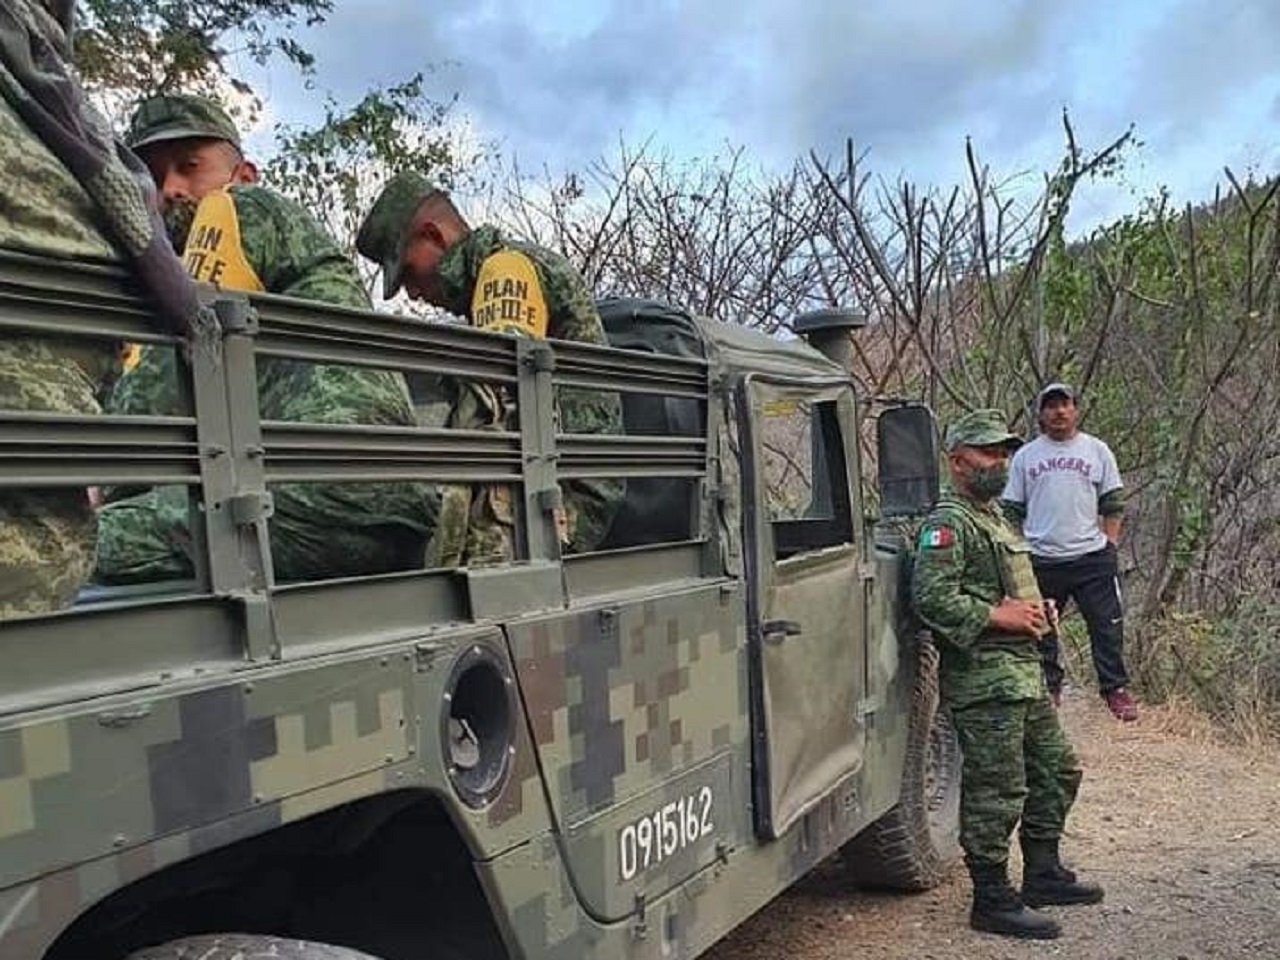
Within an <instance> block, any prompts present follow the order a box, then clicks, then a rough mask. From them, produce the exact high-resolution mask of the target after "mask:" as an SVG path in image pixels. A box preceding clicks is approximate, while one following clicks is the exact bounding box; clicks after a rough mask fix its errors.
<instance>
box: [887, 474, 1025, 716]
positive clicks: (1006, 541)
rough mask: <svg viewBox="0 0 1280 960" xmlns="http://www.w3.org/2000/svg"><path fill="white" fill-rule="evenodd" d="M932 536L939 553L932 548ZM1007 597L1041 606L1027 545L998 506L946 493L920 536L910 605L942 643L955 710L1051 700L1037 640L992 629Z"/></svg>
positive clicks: (943, 676)
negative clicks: (990, 622)
mask: <svg viewBox="0 0 1280 960" xmlns="http://www.w3.org/2000/svg"><path fill="white" fill-rule="evenodd" d="M935 534H936V535H937V538H938V539H939V541H940V544H941V545H938V546H929V545H928V544H929V542H930V539H931V538H932V537H934V535H935ZM1004 596H1011V597H1016V598H1019V599H1025V600H1039V599H1040V591H1039V588H1038V587H1037V586H1036V579H1035V572H1034V571H1033V570H1032V568H1031V554H1030V548H1028V547H1027V544H1026V541H1025V540H1023V539H1022V537H1021V535H1020V534H1019V533H1018V532H1017V531H1016V530H1015V529H1014V528H1013V527H1012V526H1011V525H1010V524H1009V522H1008V521H1007V520H1006V519H1005V518H1004V515H1003V514H1002V513H1001V511H1000V507H999V503H998V501H996V500H990V501H986V502H983V503H979V502H977V501H974V500H972V499H970V498H968V497H965V496H962V495H960V494H958V493H955V492H947V493H944V494H943V495H942V497H940V498H939V500H938V503H937V505H936V506H935V507H934V509H933V511H932V512H931V513H930V514H929V517H928V519H927V520H926V521H925V523H924V525H923V526H922V527H921V530H920V538H919V541H918V543H917V550H916V557H915V568H914V573H913V577H912V602H913V604H914V607H915V610H916V613H917V614H918V615H919V617H920V619H921V620H922V621H923V622H924V623H925V624H927V625H928V626H929V628H930V629H931V630H932V631H933V632H934V635H935V636H936V637H937V638H938V641H939V643H938V649H939V654H940V656H941V662H940V665H939V672H940V680H941V684H942V696H943V699H944V700H945V701H946V702H947V704H948V705H949V706H950V707H952V708H960V707H965V706H968V705H969V704H972V703H982V702H986V701H991V700H1003V701H1016V700H1033V699H1036V698H1037V697H1041V696H1045V695H1047V690H1046V688H1045V685H1044V677H1043V675H1042V672H1041V670H1040V654H1039V651H1038V648H1037V646H1036V640H1035V638H1034V637H1029V636H1028V637H1019V636H1010V635H1007V634H999V633H997V632H995V631H993V630H991V629H989V628H988V626H987V618H988V614H989V611H990V609H991V607H993V606H994V605H996V604H998V603H999V602H1000V599H1001V598H1002V597H1004Z"/></svg>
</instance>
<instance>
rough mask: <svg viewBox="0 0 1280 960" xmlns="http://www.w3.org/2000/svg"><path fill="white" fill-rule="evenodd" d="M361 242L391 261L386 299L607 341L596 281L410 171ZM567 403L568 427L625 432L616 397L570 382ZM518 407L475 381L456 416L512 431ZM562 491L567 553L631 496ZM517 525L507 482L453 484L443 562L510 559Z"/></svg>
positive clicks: (614, 489) (474, 320) (599, 531)
mask: <svg viewBox="0 0 1280 960" xmlns="http://www.w3.org/2000/svg"><path fill="white" fill-rule="evenodd" d="M356 249H358V250H359V251H360V253H361V254H363V255H364V256H365V257H367V258H368V259H370V260H372V261H374V262H375V263H377V264H378V265H379V266H381V267H382V282H383V296H384V297H386V298H390V297H392V296H394V295H395V293H396V291H398V290H399V289H400V288H401V286H403V287H404V288H405V291H406V292H407V293H408V294H409V296H410V297H411V298H413V299H415V300H424V301H426V302H428V303H430V304H432V305H434V306H437V307H440V308H442V309H444V310H448V311H449V312H450V313H453V314H456V315H457V316H460V317H466V318H467V319H468V320H469V321H470V322H471V325H472V326H474V327H477V328H479V329H481V330H490V331H493V332H496V333H508V334H512V335H515V336H526V337H554V338H556V339H559V340H581V341H584V342H586V343H600V344H603V343H606V342H607V341H606V340H605V335H604V325H603V324H602V323H601V321H600V314H599V313H598V312H597V310H596V307H595V302H594V300H593V299H592V297H591V294H590V291H588V289H587V285H586V282H585V281H584V280H583V279H582V276H581V275H580V274H579V273H578V272H577V270H575V269H574V268H573V265H572V264H570V263H569V261H568V260H566V259H565V258H564V257H562V256H560V255H559V254H557V253H554V252H552V251H550V250H546V249H544V248H542V247H539V246H535V245H533V244H529V243H522V242H517V241H514V240H509V239H507V238H505V237H503V235H502V234H501V233H500V232H499V231H498V229H497V228H496V227H492V226H481V227H477V228H475V229H474V230H473V229H472V228H471V227H470V226H468V224H467V222H466V221H465V220H464V219H463V217H462V215H461V213H459V211H458V209H457V208H456V207H455V206H454V205H453V202H452V201H451V200H450V198H449V196H448V194H446V193H445V192H444V191H442V190H440V189H438V188H436V187H435V186H434V185H433V184H431V183H430V182H429V181H428V180H426V178H424V177H423V176H421V175H420V174H417V173H414V172H412V171H407V172H404V173H400V174H397V175H396V176H395V177H393V178H392V179H391V180H390V181H389V182H388V183H387V185H386V186H385V187H384V188H383V190H382V193H381V194H380V195H379V196H378V199H377V201H376V202H375V203H374V205H373V208H372V209H371V210H370V211H369V214H368V216H366V217H365V220H364V222H363V223H362V224H361V226H360V231H359V234H358V236H357V237H356ZM558 399H559V408H560V415H561V418H562V422H563V424H564V429H565V430H566V431H567V432H570V433H621V432H622V413H621V407H620V405H619V403H618V398H617V396H616V395H614V394H604V393H596V392H589V391H581V390H564V391H561V395H560V397H559V398H558ZM514 414H515V409H514V407H513V405H512V403H511V401H510V399H509V398H508V397H506V396H505V395H504V391H503V390H501V389H498V388H494V387H491V386H488V385H484V384H474V383H467V384H464V385H462V386H461V387H460V388H459V389H458V390H457V396H456V399H455V402H454V406H453V410H452V412H451V415H450V419H449V424H450V426H452V427H454V428H458V429H512V428H513V427H514ZM564 489H565V493H566V496H565V516H564V517H563V521H564V522H563V524H562V528H561V541H562V543H563V544H564V545H565V546H566V547H567V548H568V549H569V550H573V551H579V552H580V551H587V550H592V549H594V548H595V547H596V546H597V545H598V544H599V543H600V542H601V541H602V540H603V539H604V537H605V534H606V533H607V532H608V529H609V524H610V523H611V522H612V520H613V516H614V513H615V512H616V511H617V508H618V505H619V504H620V503H621V500H622V484H621V483H620V482H618V481H615V480H573V481H567V482H566V483H565V484H564ZM514 531H515V520H514V516H513V513H512V509H511V494H510V491H509V489H507V488H506V487H498V486H490V487H484V488H480V489H479V490H477V491H475V492H474V493H472V492H471V491H469V490H468V489H467V488H463V487H456V486H455V487H451V488H448V489H447V490H446V492H445V495H444V500H443V503H442V505H441V519H440V537H439V543H438V544H437V550H436V553H437V556H435V557H434V558H433V559H434V560H435V561H436V562H438V563H439V564H440V565H442V566H456V565H460V564H461V563H464V562H467V563H472V564H476V563H493V562H499V561H502V560H509V559H511V558H512V557H513V555H514V542H513V541H514Z"/></svg>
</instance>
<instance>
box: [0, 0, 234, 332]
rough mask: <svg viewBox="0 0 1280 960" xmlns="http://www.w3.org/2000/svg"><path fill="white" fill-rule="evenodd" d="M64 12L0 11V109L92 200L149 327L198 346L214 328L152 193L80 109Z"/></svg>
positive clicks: (64, 8)
mask: <svg viewBox="0 0 1280 960" xmlns="http://www.w3.org/2000/svg"><path fill="white" fill-rule="evenodd" d="M73 10H74V5H69V4H67V3H63V2H59V3H56V4H52V3H40V2H36V0H10V2H7V3H5V4H4V5H3V6H0V99H3V100H5V101H6V102H7V104H8V105H9V107H11V108H12V110H13V112H14V113H15V114H16V115H17V116H18V117H19V118H20V119H21V121H22V122H23V123H24V124H25V125H26V126H27V127H28V128H29V130H28V134H27V135H28V136H30V135H34V136H36V137H37V138H39V139H40V140H41V141H43V142H44V143H45V144H46V145H47V146H48V147H49V149H50V151H51V153H52V154H53V155H55V156H56V157H57V158H58V159H59V160H60V161H61V162H62V163H63V164H64V165H65V167H66V169H67V171H68V172H69V173H71V174H72V175H73V176H74V177H75V179H76V180H77V182H79V184H80V185H81V186H82V187H83V189H84V192H85V194H87V195H88V196H89V197H91V198H92V200H93V202H94V204H95V206H96V207H97V211H98V216H97V217H95V218H94V220H93V223H94V224H95V225H100V226H101V225H105V226H106V227H107V228H108V229H109V231H110V236H111V238H112V240H113V241H114V242H115V243H117V244H119V245H120V246H121V247H122V249H123V251H124V252H125V253H127V254H128V256H129V260H130V263H131V266H132V271H133V274H134V276H135V277H136V278H137V279H138V280H139V281H141V284H142V286H143V287H144V288H145V289H146V290H147V292H148V294H149V296H150V299H151V301H152V304H153V306H154V307H155V310H154V312H153V313H152V317H151V319H152V321H153V322H154V323H155V324H156V326H158V327H160V328H163V329H165V330H167V331H169V332H171V333H179V334H183V335H185V336H190V337H193V338H197V339H201V340H203V339H205V338H207V337H210V336H212V335H213V333H214V332H215V331H216V329H217V321H216V318H214V317H213V315H212V313H211V312H209V311H206V310H205V309H204V308H202V306H201V304H200V300H199V297H198V295H197V293H196V286H195V284H194V283H193V282H192V281H191V278H190V277H189V276H188V275H187V273H186V271H185V270H184V269H183V267H182V264H181V263H180V262H179V260H178V258H177V257H175V256H174V254H173V248H172V247H171V246H170V245H169V242H168V239H167V238H166V237H165V235H164V228H163V225H162V224H161V222H160V217H159V212H158V206H157V203H156V193H155V185H154V184H153V183H152V180H151V177H150V175H149V173H148V172H147V169H146V167H145V166H144V165H143V163H142V161H141V160H139V159H138V158H137V157H136V156H135V155H134V154H132V153H130V152H129V151H127V150H124V149H122V148H121V147H120V144H119V143H118V142H117V141H116V139H115V137H114V135H113V133H112V131H111V126H110V124H109V123H108V122H107V120H106V118H105V117H104V116H103V115H102V114H101V113H99V112H98V110H97V109H96V108H94V107H93V106H92V105H91V104H90V103H89V100H88V98H87V96H86V95H85V92H84V91H83V90H82V89H81V87H80V83H79V80H78V77H77V76H76V73H75V69H74V67H73V66H72V65H71V62H70V53H71V38H70V36H69V34H68V30H69V29H70V27H71V21H72V19H73ZM6 173H8V171H6ZM7 192H8V191H7V190H6V193H7Z"/></svg>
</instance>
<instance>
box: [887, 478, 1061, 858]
mask: <svg viewBox="0 0 1280 960" xmlns="http://www.w3.org/2000/svg"><path fill="white" fill-rule="evenodd" d="M912 596H913V600H914V603H915V608H916V612H917V613H918V614H919V616H920V618H921V620H923V621H924V622H925V623H926V624H927V625H928V626H929V627H930V628H931V629H932V630H933V631H934V633H935V636H936V637H937V638H938V641H939V642H938V647H939V654H940V663H939V679H940V682H941V685H942V696H943V700H944V702H945V703H946V704H947V706H948V707H949V709H950V710H951V718H952V722H953V723H954V725H955V728H956V733H957V736H958V737H959V740H960V747H961V752H962V755H963V767H962V772H961V781H960V845H961V847H962V848H963V849H964V851H965V860H966V862H967V863H968V864H969V865H970V866H971V867H972V866H975V865H976V866H979V867H981V866H994V865H1000V864H1003V863H1005V862H1006V860H1007V859H1008V856H1009V840H1010V837H1011V836H1012V835H1013V830H1014V827H1015V826H1016V825H1017V823H1018V822H1019V820H1021V821H1022V823H1023V830H1024V833H1025V835H1026V836H1027V837H1028V838H1030V839H1056V838H1057V837H1059V836H1061V834H1062V827H1063V824H1064V822H1065V821H1066V816H1067V812H1068V811H1069V810H1070V808H1071V804H1072V803H1073V802H1074V800H1075V796H1076V792H1077V790H1078V789H1079V786H1080V778H1081V773H1080V766H1079V763H1078V762H1077V760H1076V758H1075V754H1074V753H1073V752H1072V750H1071V747H1070V745H1069V744H1068V743H1067V740H1066V737H1065V735H1064V734H1063V732H1062V728H1061V727H1060V725H1059V724H1058V717H1057V712H1056V711H1055V710H1054V708H1053V705H1052V704H1051V703H1050V702H1049V697H1048V689H1047V688H1046V686H1045V681H1044V674H1043V672H1042V670H1041V668H1040V653H1039V648H1038V646H1037V644H1036V639H1035V638H1034V637H1018V636H1010V635H1005V634H999V633H997V632H995V631H993V630H992V629H990V628H989V627H988V626H987V618H988V611H989V609H990V608H991V607H992V606H993V605H995V604H997V603H999V602H1000V600H1001V598H1002V597H1005V596H1009V597H1014V598H1016V599H1022V600H1037V601H1038V600H1040V599H1041V598H1040V592H1039V588H1038V587H1037V586H1036V579H1035V572H1034V570H1033V569H1032V566H1031V554H1030V548H1029V547H1028V546H1027V544H1026V541H1025V540H1023V539H1022V536H1021V535H1020V534H1019V533H1018V532H1017V530H1016V529H1015V528H1014V527H1013V526H1012V525H1011V524H1010V523H1009V522H1008V520H1006V519H1005V517H1004V514H1003V513H1002V512H1001V510H1000V505H999V502H998V501H997V500H995V499H992V500H988V501H982V502H979V501H976V500H974V499H972V498H970V497H968V496H964V495H962V494H960V493H958V492H955V491H948V492H946V493H944V494H943V496H942V497H941V498H940V499H939V501H938V504H937V506H936V507H935V508H934V510H933V511H932V512H931V513H930V515H929V517H928V519H927V520H926V521H925V523H924V525H923V526H922V527H921V530H920V536H919V540H918V543H917V554H916V559H915V568H914V576H913V583H912Z"/></svg>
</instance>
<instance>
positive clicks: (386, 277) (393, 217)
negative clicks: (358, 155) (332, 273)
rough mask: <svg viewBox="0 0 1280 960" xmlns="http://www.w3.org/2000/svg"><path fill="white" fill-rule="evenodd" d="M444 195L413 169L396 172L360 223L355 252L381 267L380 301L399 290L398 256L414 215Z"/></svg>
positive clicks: (401, 267)
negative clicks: (435, 197)
mask: <svg viewBox="0 0 1280 960" xmlns="http://www.w3.org/2000/svg"><path fill="white" fill-rule="evenodd" d="M443 192H444V191H442V190H441V189H440V188H439V187H437V186H436V185H435V184H434V183H432V182H431V181H430V180H428V179H427V178H426V177H424V176H423V175H422V174H420V173H418V172H416V171H414V170H405V171H403V172H402V173H397V174H396V175H395V176H394V177H392V178H391V179H390V180H388V181H387V185H386V186H385V187H383V188H382V192H381V193H380V194H378V199H377V200H375V201H374V203H373V208H372V209H371V210H370V211H369V213H368V214H367V215H366V216H365V218H364V222H363V223H361V224H360V232H359V233H357V234H356V249H357V250H359V251H360V254H361V255H362V256H364V257H367V258H368V259H370V260H372V261H373V262H374V263H377V264H379V265H380V266H381V267H382V296H383V299H390V298H391V297H393V296H395V293H396V291H397V290H399V289H400V282H401V275H402V273H403V266H404V265H403V263H402V261H401V254H403V253H404V243H405V240H406V239H407V237H406V236H405V234H406V233H407V232H408V229H409V225H410V224H411V223H412V222H413V215H414V214H415V213H417V212H418V208H419V207H421V206H422V202H423V201H424V200H426V199H427V198H428V197H431V196H434V195H436V194H438V193H443Z"/></svg>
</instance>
